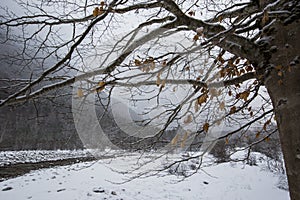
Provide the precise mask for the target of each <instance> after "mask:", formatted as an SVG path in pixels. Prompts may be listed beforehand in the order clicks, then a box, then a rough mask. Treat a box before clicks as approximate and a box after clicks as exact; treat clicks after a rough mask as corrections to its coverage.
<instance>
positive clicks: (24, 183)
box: [0, 154, 289, 200]
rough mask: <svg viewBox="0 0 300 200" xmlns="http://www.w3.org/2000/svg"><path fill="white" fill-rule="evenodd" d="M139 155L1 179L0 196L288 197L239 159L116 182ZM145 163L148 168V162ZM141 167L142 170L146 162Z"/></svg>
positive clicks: (89, 199) (82, 199)
mask: <svg viewBox="0 0 300 200" xmlns="http://www.w3.org/2000/svg"><path fill="white" fill-rule="evenodd" d="M139 156H140V155H137V154H134V155H133V154H124V155H123V156H118V157H116V158H114V159H113V160H100V161H97V162H88V163H80V164H75V165H71V166H64V167H56V168H51V169H43V170H38V171H34V172H32V173H30V174H27V175H24V176H21V177H18V178H14V179H10V180H7V181H4V182H1V183H0V199H1V200H12V199H18V200H22V199H36V200H48V199H49V200H53V199H55V200H75V199H77V200H96V199H97V200H100V199H119V200H121V199H124V200H133V199H138V200H148V199H156V200H158V199H172V200H174V199H184V200H185V199H186V200H192V199H195V200H221V199H224V200H229V199H230V200H235V199H239V200H250V199H263V200H267V199H272V200H288V199H289V193H288V191H286V190H281V189H279V188H278V187H277V183H278V175H276V174H274V173H271V172H268V171H266V170H262V168H261V167H259V166H249V165H244V164H243V163H224V164H219V165H214V166H210V167H206V168H204V169H203V170H200V171H199V172H198V173H196V174H195V175H193V176H191V177H189V178H186V179H184V180H183V181H180V180H182V179H181V178H182V177H179V176H175V175H167V176H164V175H166V174H167V172H160V173H159V174H158V175H155V176H151V177H148V178H144V179H134V180H132V181H130V182H126V183H124V184H116V183H120V182H122V181H124V178H125V176H124V175H123V174H122V173H120V171H122V170H128V169H130V168H131V167H132V166H137V161H138V160H139ZM144 157H145V156H144ZM148 159H149V157H148ZM163 159H165V158H162V159H161V160H159V161H158V162H156V163H162V162H164V160H163ZM148 167H149V168H148V169H150V168H151V167H153V165H151V166H150V165H149V166H148ZM112 169H114V170H112ZM116 170H117V171H118V172H117V171H116ZM142 170H147V166H146V168H144V169H142ZM134 173H135V172H134ZM178 181H180V182H178Z"/></svg>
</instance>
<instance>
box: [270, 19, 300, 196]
mask: <svg viewBox="0 0 300 200" xmlns="http://www.w3.org/2000/svg"><path fill="white" fill-rule="evenodd" d="M274 27H275V31H274V33H273V34H272V37H273V38H272V42H271V44H270V46H271V47H273V49H275V48H274V47H276V52H275V53H272V54H271V55H272V56H271V57H270V58H269V65H268V66H269V69H268V72H267V73H269V74H268V75H266V79H265V86H266V88H267V90H268V92H269V95H270V97H271V100H272V103H273V106H274V109H275V115H276V121H277V125H278V129H279V133H280V140H281V147H282V151H283V155H284V160H285V166H286V171H287V177H288V183H289V190H290V198H291V200H299V199H300V65H299V61H300V37H299V33H300V23H299V22H297V21H295V22H293V23H291V24H288V25H284V24H283V23H282V22H277V23H276V24H275V25H274Z"/></svg>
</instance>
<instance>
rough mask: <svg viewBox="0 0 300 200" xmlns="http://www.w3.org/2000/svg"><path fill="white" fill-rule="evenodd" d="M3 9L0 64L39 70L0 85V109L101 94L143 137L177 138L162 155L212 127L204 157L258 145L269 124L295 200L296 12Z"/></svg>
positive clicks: (296, 8) (26, 5)
mask: <svg viewBox="0 0 300 200" xmlns="http://www.w3.org/2000/svg"><path fill="white" fill-rule="evenodd" d="M15 5H18V8H16V10H15V11H12V10H10V9H8V8H7V7H4V6H3V7H1V15H0V27H1V32H0V34H1V48H8V47H9V46H11V45H16V46H17V47H18V49H17V50H14V51H8V53H6V54H2V55H1V62H7V63H9V64H17V65H19V66H20V70H21V68H25V67H28V68H30V66H31V65H32V64H33V63H35V64H38V65H39V66H40V71H39V72H36V73H32V74H31V75H30V76H28V78H27V79H15V80H0V81H1V82H5V81H6V82H7V81H9V82H10V84H9V85H8V87H10V91H11V93H10V94H6V95H4V98H2V100H1V101H0V106H8V105H11V104H16V103H19V102H23V101H27V100H31V99H33V100H35V99H37V98H41V97H46V96H47V94H49V91H53V90H59V88H61V87H63V86H66V85H73V87H74V91H75V93H74V96H76V98H77V99H84V98H86V97H87V96H88V95H91V94H95V92H96V95H97V94H99V93H103V92H106V94H108V95H109V97H112V98H113V97H114V96H116V97H119V98H120V97H121V98H123V99H128V100H130V101H131V102H132V104H133V105H132V107H134V105H136V107H137V108H138V109H140V108H144V109H143V111H142V112H140V114H142V115H143V116H144V117H142V118H141V120H140V123H141V124H142V125H143V126H146V125H149V124H152V127H156V128H157V127H158V128H157V130H156V128H155V131H154V134H152V135H150V136H151V137H157V138H161V137H162V135H163V133H164V131H165V130H167V129H169V128H172V127H173V128H174V127H176V128H180V127H184V131H182V134H181V135H180V136H178V137H174V138H173V140H172V141H171V145H176V144H180V146H182V147H183V146H185V145H186V144H185V142H186V141H187V139H188V138H192V139H193V138H194V137H195V135H201V134H202V135H205V134H206V135H207V134H209V132H210V131H213V128H214V127H218V126H219V125H220V124H221V125H223V129H224V127H228V126H231V127H232V128H231V131H228V132H227V133H226V134H215V135H213V137H208V138H209V140H210V143H208V145H207V146H206V150H209V149H210V146H211V144H213V143H215V142H216V141H217V140H221V139H224V140H225V141H226V142H227V141H228V140H230V137H231V136H232V135H234V134H241V135H243V130H246V129H249V128H251V127H253V126H255V127H257V126H260V127H261V132H264V134H260V132H257V133H256V136H257V137H256V139H257V140H256V142H254V143H253V145H254V144H256V143H258V142H262V141H267V140H268V138H269V137H270V135H271V134H272V133H274V132H275V130H274V129H271V128H270V127H269V125H270V124H271V123H272V122H273V121H276V122H277V126H278V130H279V132H280V140H281V146H282V150H283V154H284V159H285V166H286V169H287V175H288V180H289V190H290V196H291V199H293V200H296V199H300V186H299V185H300V175H299V169H300V135H299V132H300V126H299V124H300V121H299V119H300V113H299V112H300V103H299V102H300V100H299V94H300V85H299V81H300V76H299V74H300V68H299V59H300V46H299V45H300V41H299V40H300V39H299V37H298V33H299V27H300V26H299V17H300V2H299V1H296V0H281V1H279V0H278V1H275V0H270V1H250V2H238V3H237V2H236V1H231V0H224V1H220V2H219V1H212V0H206V1H193V0H175V1H173V0H158V1H130V0H111V1H103V2H100V3H99V2H98V1H94V3H93V1H84V0H81V1H74V2H69V1H56V0H51V1H50V0H49V1H48V0H45V1H44V0H43V1H30V2H28V1H22V0H16V4H15ZM120 94H122V95H120ZM172 95H175V96H173V97H172ZM125 96H126V97H125ZM108 104H109V102H108ZM112 106H115V105H112ZM161 108H162V109H161ZM120 109H121V107H120ZM147 116H148V117H147ZM185 130H186V131H185ZM232 130H233V131H232ZM139 134H141V132H139ZM136 136H139V135H136ZM148 136H149V135H148ZM148 136H143V137H142V139H145V138H147V137H148ZM150 136H149V137H150ZM250 147H251V145H250V146H249V148H250ZM202 150H203V148H202Z"/></svg>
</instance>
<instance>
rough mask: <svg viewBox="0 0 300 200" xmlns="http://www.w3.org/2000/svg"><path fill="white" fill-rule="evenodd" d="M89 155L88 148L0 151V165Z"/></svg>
mask: <svg viewBox="0 0 300 200" xmlns="http://www.w3.org/2000/svg"><path fill="white" fill-rule="evenodd" d="M88 156H91V154H90V151H88V150H86V149H85V150H56V151H47V150H38V151H0V166H4V165H8V164H16V163H28V162H30V163H33V162H41V161H50V160H52V161H53V160H62V159H68V158H78V157H88Z"/></svg>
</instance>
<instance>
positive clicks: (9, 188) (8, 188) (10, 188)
mask: <svg viewBox="0 0 300 200" xmlns="http://www.w3.org/2000/svg"><path fill="white" fill-rule="evenodd" d="M12 189H13V188H12V187H5V188H3V189H2V191H8V190H12Z"/></svg>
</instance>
